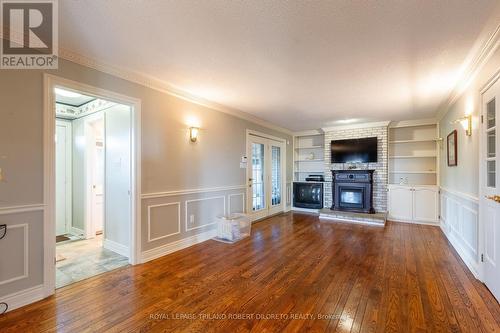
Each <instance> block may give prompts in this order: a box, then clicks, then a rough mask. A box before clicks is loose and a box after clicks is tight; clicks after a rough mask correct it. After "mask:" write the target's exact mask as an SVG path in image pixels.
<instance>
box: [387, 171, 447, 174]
mask: <svg viewBox="0 0 500 333" xmlns="http://www.w3.org/2000/svg"><path fill="white" fill-rule="evenodd" d="M389 173H392V174H415V175H419V174H431V175H432V174H437V171H389Z"/></svg>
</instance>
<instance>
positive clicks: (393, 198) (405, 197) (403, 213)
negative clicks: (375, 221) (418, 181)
mask: <svg viewBox="0 0 500 333" xmlns="http://www.w3.org/2000/svg"><path fill="white" fill-rule="evenodd" d="M412 202H413V191H412V189H411V187H407V186H392V187H390V188H389V218H392V219H394V220H399V221H411V220H412V218H413V212H412V210H413V205H412Z"/></svg>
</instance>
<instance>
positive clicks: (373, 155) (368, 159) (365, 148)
mask: <svg viewBox="0 0 500 333" xmlns="http://www.w3.org/2000/svg"><path fill="white" fill-rule="evenodd" d="M331 156H332V163H375V162H377V138H376V137H375V138H363V139H349V140H334V141H332V142H331Z"/></svg>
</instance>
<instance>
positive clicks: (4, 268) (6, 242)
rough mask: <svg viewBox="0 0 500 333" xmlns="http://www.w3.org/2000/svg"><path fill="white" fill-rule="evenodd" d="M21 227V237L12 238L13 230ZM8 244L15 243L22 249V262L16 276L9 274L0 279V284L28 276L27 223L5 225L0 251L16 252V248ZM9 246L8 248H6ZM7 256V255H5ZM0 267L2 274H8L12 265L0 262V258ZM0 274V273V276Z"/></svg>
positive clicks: (0, 241) (13, 235) (0, 260)
mask: <svg viewBox="0 0 500 333" xmlns="http://www.w3.org/2000/svg"><path fill="white" fill-rule="evenodd" d="M18 228H22V229H23V231H22V239H15V240H14V239H13V237H15V232H13V230H15V229H18ZM9 245H16V246H18V247H19V248H22V251H23V256H22V258H23V262H22V273H21V274H20V275H17V276H11V277H9V278H6V279H4V280H0V285H3V284H7V283H11V282H14V281H18V280H22V279H25V278H27V277H28V276H29V226H28V224H27V223H23V224H14V225H8V226H7V234H6V236H5V238H4V239H2V240H0V253H4V254H5V253H9V252H8V251H16V253H18V251H17V250H18V248H12V246H9ZM7 247H9V248H7ZM5 258H7V257H5ZM9 258H10V257H9ZM0 267H1V268H2V271H3V274H8V273H9V271H10V270H11V269H12V267H9V265H8V263H6V262H2V258H0ZM1 276H2V274H0V277H1Z"/></svg>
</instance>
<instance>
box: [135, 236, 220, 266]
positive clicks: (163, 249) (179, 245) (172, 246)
mask: <svg viewBox="0 0 500 333" xmlns="http://www.w3.org/2000/svg"><path fill="white" fill-rule="evenodd" d="M216 234H217V231H216V230H210V231H205V232H202V233H200V234H197V235H194V236H190V237H187V238H183V239H180V240H178V241H175V242H172V243H169V244H166V245H162V246H159V247H157V248H154V249H152V250H148V251H144V252H142V255H141V262H142V263H145V262H148V261H150V260H153V259H156V258H159V257H163V256H165V255H167V254H169V253H172V252H175V251H179V250H182V249H185V248H187V247H190V246H192V245H195V244H198V243H201V242H204V241H206V240H209V239H211V238H213V237H215V236H216Z"/></svg>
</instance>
